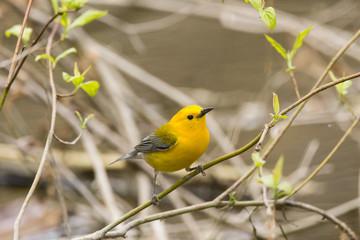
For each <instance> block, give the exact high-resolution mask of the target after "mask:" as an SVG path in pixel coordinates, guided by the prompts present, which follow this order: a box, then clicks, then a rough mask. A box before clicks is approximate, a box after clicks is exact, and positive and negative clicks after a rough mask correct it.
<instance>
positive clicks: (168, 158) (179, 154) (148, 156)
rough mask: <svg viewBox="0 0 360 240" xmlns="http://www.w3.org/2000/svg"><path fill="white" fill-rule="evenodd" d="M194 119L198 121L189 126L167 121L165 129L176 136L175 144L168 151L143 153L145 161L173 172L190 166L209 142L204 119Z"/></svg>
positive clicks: (160, 169) (156, 167)
mask: <svg viewBox="0 0 360 240" xmlns="http://www.w3.org/2000/svg"><path fill="white" fill-rule="evenodd" d="M194 121H195V119H194ZM196 121H199V122H198V123H195V124H193V125H192V126H190V127H189V126H184V125H183V124H182V123H181V124H177V123H176V122H175V123H172V122H169V123H168V124H169V125H170V129H169V128H167V131H169V130H171V131H172V133H173V134H175V135H176V136H177V138H178V140H177V142H176V144H175V145H174V146H173V147H171V148H170V149H169V150H168V151H164V152H152V153H145V154H144V159H145V161H146V162H147V163H148V164H149V165H150V166H152V167H153V168H155V169H157V170H159V171H163V172H175V171H178V170H180V169H183V168H187V167H190V165H191V164H192V163H193V162H195V161H196V160H197V159H198V158H199V157H200V156H201V155H202V154H203V153H204V152H205V151H206V149H207V147H208V144H209V132H208V130H207V129H206V122H205V119H199V120H198V119H196ZM158 134H161V133H158Z"/></svg>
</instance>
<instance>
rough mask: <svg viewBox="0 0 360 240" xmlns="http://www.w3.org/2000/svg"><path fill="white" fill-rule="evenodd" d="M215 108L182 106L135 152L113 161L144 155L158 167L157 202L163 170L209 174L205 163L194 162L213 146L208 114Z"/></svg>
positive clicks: (156, 172) (143, 141) (139, 145)
mask: <svg viewBox="0 0 360 240" xmlns="http://www.w3.org/2000/svg"><path fill="white" fill-rule="evenodd" d="M213 109H214V108H213V107H207V108H202V107H200V106H197V105H191V106H186V107H184V108H182V109H181V110H180V111H178V112H177V113H176V114H175V115H174V116H173V117H172V118H171V119H170V121H169V122H167V123H165V124H164V125H162V126H161V127H160V128H158V129H157V130H156V131H155V132H153V133H150V134H149V135H147V136H146V137H145V138H144V139H143V140H142V141H141V142H140V143H139V144H138V145H136V146H135V147H134V150H133V151H131V152H129V153H127V154H126V155H124V156H122V157H120V158H118V159H116V160H115V161H114V162H112V163H111V164H113V163H116V162H118V161H121V160H124V159H134V158H143V159H144V160H145V162H146V163H147V164H149V165H150V166H151V167H153V168H154V179H153V191H152V197H151V202H152V203H153V204H154V205H157V204H158V203H159V199H158V197H157V195H156V194H155V185H156V178H157V175H158V173H159V171H160V172H175V171H178V170H181V169H185V170H186V171H193V170H196V171H197V173H201V174H202V175H203V176H205V175H206V174H205V171H204V169H203V166H202V165H198V166H196V167H191V164H193V163H194V162H195V161H196V160H197V159H198V158H200V156H201V155H203V153H204V152H205V151H206V149H207V147H208V145H209V140H210V137H209V131H208V130H207V127H206V118H205V115H206V114H207V113H208V112H210V111H211V110H213Z"/></svg>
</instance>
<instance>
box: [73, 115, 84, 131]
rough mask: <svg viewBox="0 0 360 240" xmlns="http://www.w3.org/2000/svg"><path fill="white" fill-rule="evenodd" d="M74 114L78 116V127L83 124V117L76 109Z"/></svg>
mask: <svg viewBox="0 0 360 240" xmlns="http://www.w3.org/2000/svg"><path fill="white" fill-rule="evenodd" d="M75 114H76V115H77V116H78V118H79V120H80V127H81V126H82V125H84V122H83V118H82V116H81V114H80V113H79V112H78V111H75Z"/></svg>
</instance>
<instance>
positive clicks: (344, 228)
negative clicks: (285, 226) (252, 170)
mask: <svg viewBox="0 0 360 240" xmlns="http://www.w3.org/2000/svg"><path fill="white" fill-rule="evenodd" d="M270 202H271V204H274V205H276V206H277V207H281V206H289V207H295V208H301V209H305V210H308V211H310V212H314V213H317V214H319V215H321V216H323V217H324V218H325V219H327V220H329V221H330V222H332V223H333V224H334V225H336V226H337V227H338V228H339V229H341V230H342V231H343V232H344V233H345V234H346V235H347V236H348V237H349V238H350V239H353V240H356V239H357V237H356V235H355V233H354V232H353V231H352V229H351V228H350V227H349V226H347V225H346V223H344V222H342V221H341V220H340V219H338V218H337V217H335V216H333V215H330V214H328V213H326V211H324V210H322V209H320V208H317V207H315V206H313V205H310V204H307V203H302V202H295V201H286V202H282V203H280V202H275V201H270ZM229 206H232V207H250V206H255V207H259V206H264V202H263V201H235V202H230V201H220V202H218V201H216V200H213V201H209V202H204V203H200V204H195V205H192V206H189V207H184V208H179V209H175V210H170V211H165V212H161V213H157V214H153V215H150V216H146V217H143V218H139V219H135V220H133V221H131V222H129V223H127V224H125V225H124V226H122V228H121V229H120V230H117V231H112V232H108V233H106V234H105V235H104V236H103V238H117V237H123V238H125V237H126V233H127V232H128V231H129V230H131V229H133V228H135V227H138V226H140V225H142V224H145V223H149V222H153V221H156V220H164V219H166V218H170V217H174V216H178V215H182V214H185V213H191V212H196V211H199V210H204V209H208V208H220V207H229ZM98 237H99V235H98V234H96V233H95V234H94V235H89V236H86V237H80V238H75V239H74V240H93V239H101V238H98Z"/></svg>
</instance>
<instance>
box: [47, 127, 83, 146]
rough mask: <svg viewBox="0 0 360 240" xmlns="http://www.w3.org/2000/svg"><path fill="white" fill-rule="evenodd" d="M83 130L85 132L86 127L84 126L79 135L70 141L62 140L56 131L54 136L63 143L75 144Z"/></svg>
mask: <svg viewBox="0 0 360 240" xmlns="http://www.w3.org/2000/svg"><path fill="white" fill-rule="evenodd" d="M83 132H84V129H83V128H82V129H81V132H80V133H79V135H78V136H77V137H76V138H75V139H74V140H72V141H71V142H70V141H65V140H62V139H61V138H59V137H58V136H56V134H55V133H54V137H55V139H56V140H58V141H59V142H61V143H63V144H67V145H74V144H76V143H77V142H78V141H79V140H80V138H81V136H82V134H83Z"/></svg>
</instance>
